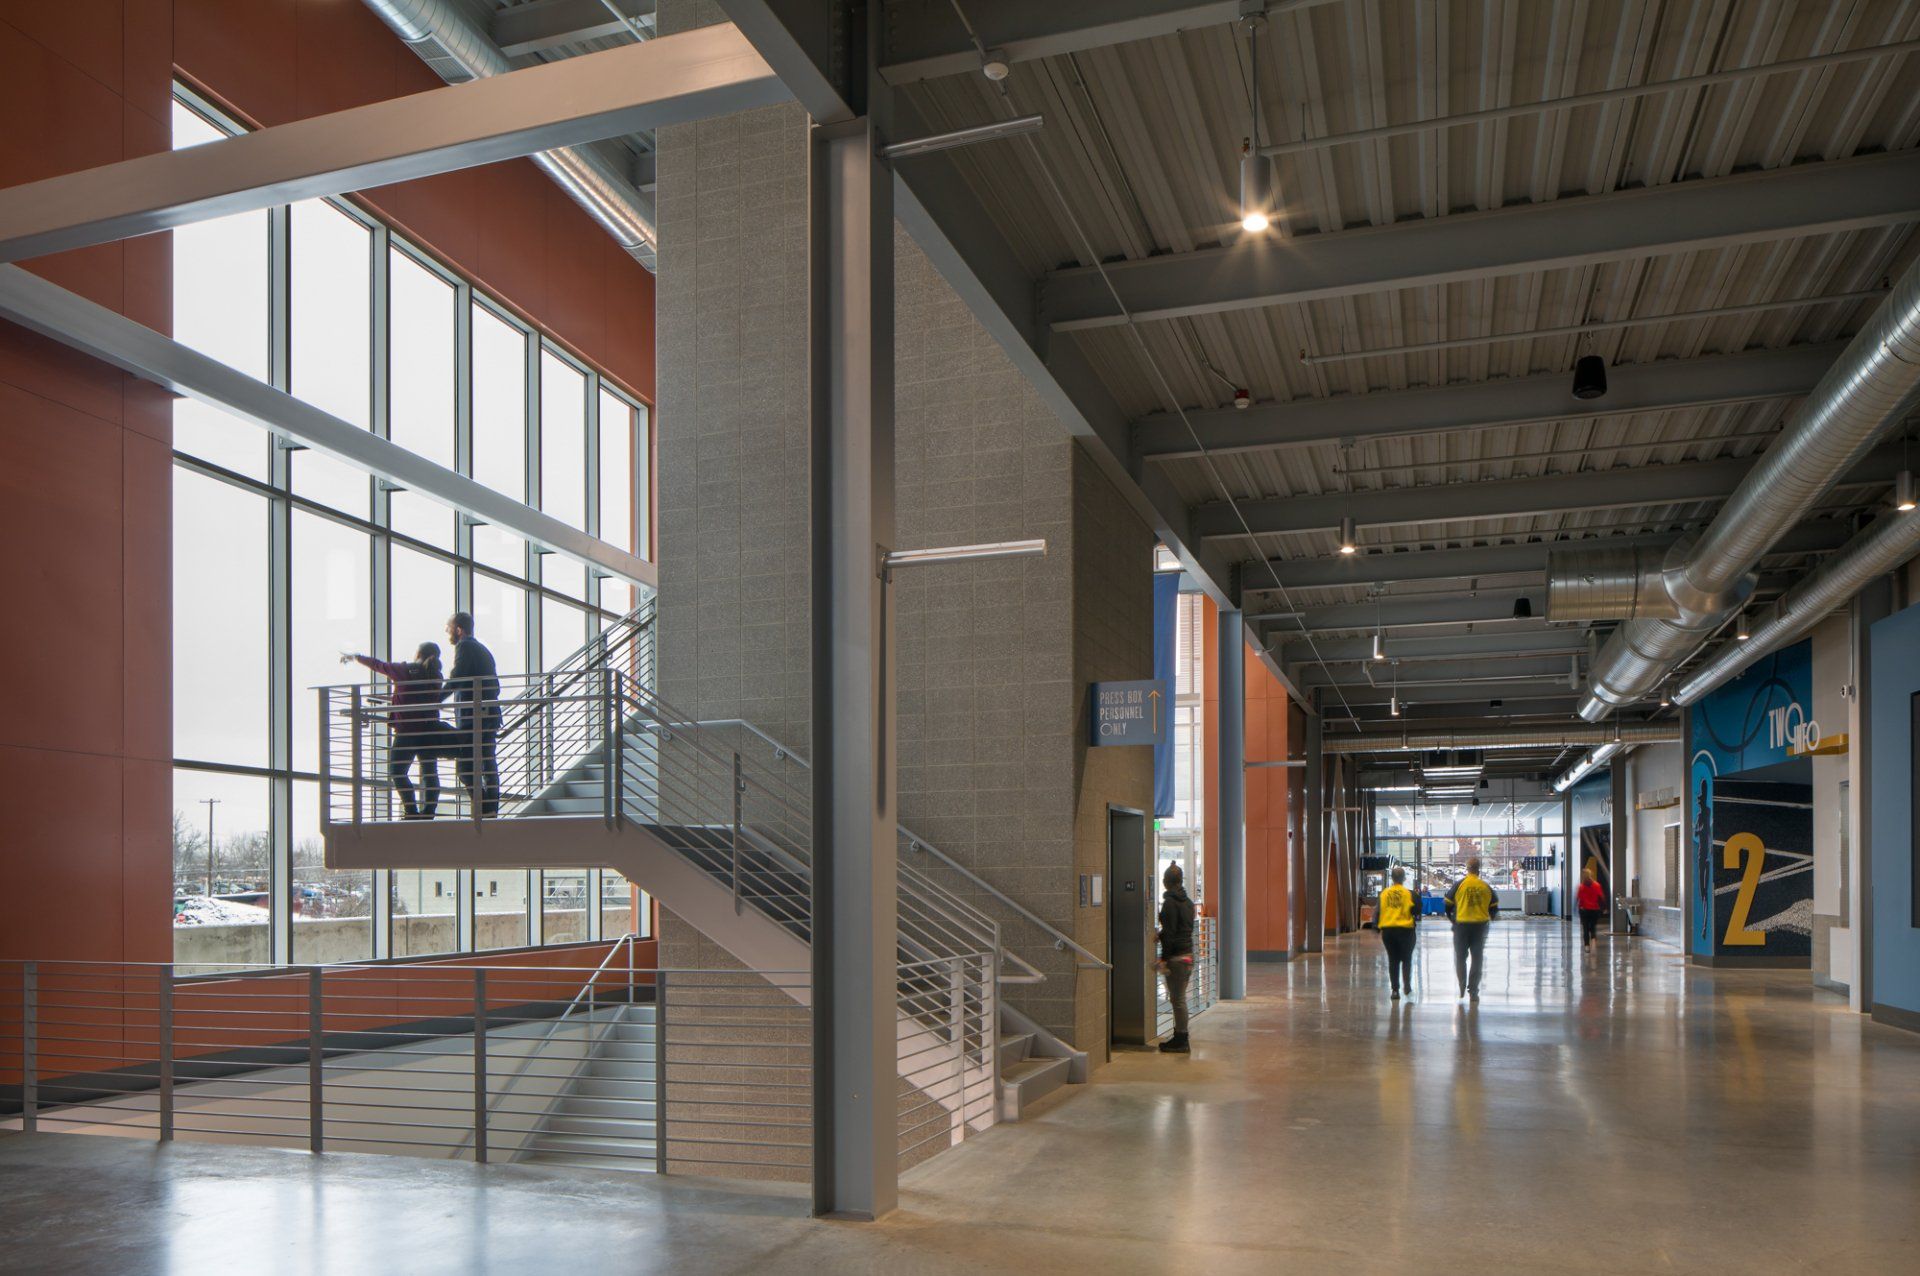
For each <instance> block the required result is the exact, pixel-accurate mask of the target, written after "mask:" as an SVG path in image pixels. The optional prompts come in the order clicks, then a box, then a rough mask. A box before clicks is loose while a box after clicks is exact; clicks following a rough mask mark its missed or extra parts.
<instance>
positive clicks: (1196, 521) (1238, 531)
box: [1193, 444, 1902, 538]
mask: <svg viewBox="0 0 1920 1276" xmlns="http://www.w3.org/2000/svg"><path fill="white" fill-rule="evenodd" d="M1754 463H1755V458H1753V457H1730V458H1724V459H1721V460H1717V461H1688V462H1685V463H1683V464H1680V465H1645V466H1638V467H1630V466H1629V467H1622V468H1620V469H1615V470H1594V471H1589V472H1586V473H1581V474H1549V475H1545V476H1543V477H1540V478H1522V479H1494V480H1491V481H1488V482H1483V483H1436V484H1433V485H1431V486H1427V487H1396V488H1387V489H1384V490H1379V491H1363V492H1352V493H1347V492H1328V493H1323V494H1321V495H1317V496H1282V497H1273V498H1269V499H1266V500H1259V501H1241V502H1240V512H1239V514H1235V513H1234V511H1233V509H1232V508H1230V507H1229V506H1228V505H1227V504H1226V503H1225V502H1219V503H1215V504H1211V505H1202V506H1200V507H1198V508H1196V509H1195V510H1194V511H1193V526H1194V529H1195V531H1197V532H1198V533H1199V534H1200V536H1201V537H1203V538H1220V537H1229V536H1238V537H1243V538H1244V536H1245V532H1244V531H1243V529H1242V525H1241V521H1240V520H1241V518H1242V517H1244V518H1245V519H1246V525H1247V526H1248V527H1251V528H1252V529H1253V531H1254V533H1255V534H1257V535H1268V534H1288V533H1295V532H1317V531H1325V530H1329V529H1333V528H1337V527H1339V526H1340V520H1341V518H1342V517H1343V516H1344V517H1349V518H1351V519H1353V521H1354V522H1355V523H1356V524H1358V525H1360V526H1362V527H1368V526H1376V527H1394V526H1405V525H1408V524H1419V523H1444V522H1451V521H1460V520H1473V519H1493V518H1533V517H1538V516H1542V515H1552V514H1572V513H1580V512H1584V511H1592V510H1610V509H1633V508H1638V507H1641V506H1657V505H1676V504H1685V503H1688V502H1692V501H1718V500H1725V499H1726V498H1727V497H1729V496H1731V495H1732V494H1733V491H1734V489H1735V488H1737V487H1738V486H1739V485H1740V480H1741V479H1743V478H1744V477H1746V474H1747V471H1748V470H1750V469H1751V468H1752V467H1753V465H1754ZM1901 464H1902V462H1901V450H1900V447H1899V445H1898V444H1893V445H1890V446H1884V447H1880V448H1877V449H1875V450H1874V451H1872V452H1869V453H1868V454H1867V455H1866V456H1865V457H1863V458H1862V459H1861V460H1860V461H1859V462H1857V463H1856V464H1855V465H1854V466H1853V467H1852V468H1851V469H1850V470H1848V471H1847V473H1846V475H1845V476H1844V477H1843V478H1842V479H1841V480H1840V485H1842V486H1844V485H1846V484H1861V483H1891V482H1892V481H1893V476H1894V475H1895V474H1896V473H1898V472H1899V471H1900V468H1901Z"/></svg>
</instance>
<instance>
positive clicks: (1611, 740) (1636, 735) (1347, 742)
mask: <svg viewBox="0 0 1920 1276" xmlns="http://www.w3.org/2000/svg"><path fill="white" fill-rule="evenodd" d="M1679 738H1680V727H1679V725H1678V724H1677V723H1672V722H1643V723H1627V722H1621V723H1609V724H1608V725H1606V726H1603V727H1602V726H1579V725H1576V724H1572V723H1569V724H1568V725H1567V726H1564V727H1538V728H1535V727H1512V728H1489V729H1487V730H1484V731H1396V732H1392V733H1376V734H1369V735H1344V736H1325V737H1323V738H1322V739H1321V751H1322V752H1325V753H1424V752H1426V751H1427V750H1429V749H1538V748H1565V749H1577V748H1581V747H1583V746H1585V745H1601V744H1615V743H1618V744H1666V743H1670V742H1672V741H1675V740H1678V739H1679Z"/></svg>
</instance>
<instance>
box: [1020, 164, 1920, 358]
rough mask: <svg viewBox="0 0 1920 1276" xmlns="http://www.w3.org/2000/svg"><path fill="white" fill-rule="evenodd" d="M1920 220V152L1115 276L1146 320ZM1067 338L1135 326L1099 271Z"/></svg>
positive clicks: (1050, 284) (1073, 293) (1077, 285)
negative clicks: (1087, 331)
mask: <svg viewBox="0 0 1920 1276" xmlns="http://www.w3.org/2000/svg"><path fill="white" fill-rule="evenodd" d="M1916 219H1920V151H1900V152H1894V153H1891V154H1885V155H1868V156H1861V157H1858V158H1854V159H1844V160H1834V161H1831V162H1829V163H1822V164H1798V165H1794V166H1792V167H1789V168H1778V169H1769V170H1766V171H1764V172H1752V173H1739V174H1735V175H1733V176H1730V177H1714V178H1704V179H1700V180H1696V181H1684V182H1674V183H1672V184H1670V185H1665V186H1652V187H1643V188H1641V189H1638V190H1628V191H1617V192H1613V193H1610V194H1605V195H1584V196H1576V197H1573V198H1569V199H1556V200H1551V201H1549V202H1547V203H1543V204H1523V205H1516V206H1512V207H1508V208H1499V209H1492V210H1489V211H1486V212H1476V213H1460V214H1454V215H1451V216H1446V217H1432V218H1426V219H1423V220H1420V221H1413V222H1402V223H1399V224H1397V225H1392V226H1376V227H1367V228H1364V229H1359V230H1341V231H1332V232H1327V233H1322V234H1313V235H1296V236H1293V237H1290V238H1281V237H1279V236H1260V237H1257V238H1255V237H1249V238H1248V239H1246V240H1243V241H1241V242H1239V243H1236V244H1234V245H1233V246H1231V247H1225V248H1212V249H1205V250H1202V251H1200V252H1192V253H1174V254H1169V255H1167V256H1163V257H1150V258H1145V259H1142V260H1139V261H1126V262H1115V263H1112V264H1110V265H1107V266H1106V267H1105V268H1104V269H1105V272H1106V275H1107V277H1108V278H1110V279H1111V280H1112V282H1113V285H1114V287H1116V288H1117V289H1118V290H1119V294H1120V298H1121V300H1122V302H1123V303H1124V304H1125V307H1126V310H1127V312H1128V313H1130V314H1131V315H1132V316H1133V317H1134V318H1135V319H1137V320H1151V319H1173V318H1179V317H1181V316H1186V315H1201V314H1216V313H1219V312H1220V311H1224V310H1245V309H1251V308H1256V307H1261V306H1278V305H1287V304H1292V303H1295V302H1303V301H1322V300H1326V299H1329V298H1334V297H1351V296H1356V295H1359V294H1362V293H1371V292H1391V291H1395V290H1398V289H1403V288H1422V287H1428V286H1431V285H1434V284H1446V283H1455V282H1460V281H1465V280H1483V279H1487V278H1490V277H1495V276H1499V275H1512V274H1527V273H1531V272H1534V271H1541V270H1559V269H1564V268H1567V267H1572V266H1584V265H1591V264H1594V263H1598V262H1608V261H1621V260H1630V259H1633V258H1639V257H1648V256H1655V255H1659V254H1662V253H1675V252H1690V251H1694V250H1697V249H1702V248H1724V247H1729V246H1731V245H1736V244H1749V243H1759V242H1764V241H1767V240H1773V239H1788V238H1794V237H1797V236H1801V235H1815V234H1824V233H1829V232H1833V231H1842V230H1858V229H1860V228H1862V227H1869V226H1887V225H1897V224H1900V223H1904V222H1909V221H1914V220H1916ZM1039 303H1040V309H1041V315H1042V318H1043V320H1044V321H1045V322H1046V323H1047V324H1049V325H1050V326H1052V327H1053V328H1054V329H1055V330H1056V331H1075V330H1078V329H1082V328H1101V327H1110V326H1113V325H1116V324H1119V323H1122V322H1124V320H1125V316H1124V315H1123V314H1122V313H1121V312H1120V310H1119V309H1118V308H1116V307H1115V305H1114V301H1113V297H1112V295H1111V294H1109V293H1108V291H1107V283H1106V281H1105V280H1104V279H1103V278H1102V275H1101V271H1100V270H1098V269H1095V268H1094V267H1091V266H1081V267H1074V268H1071V269H1067V270H1059V271H1055V272H1053V273H1052V274H1050V275H1048V276H1047V278H1046V280H1045V282H1044V283H1043V285H1042V287H1041V289H1040V294H1039Z"/></svg>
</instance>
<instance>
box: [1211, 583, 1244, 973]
mask: <svg viewBox="0 0 1920 1276" xmlns="http://www.w3.org/2000/svg"><path fill="white" fill-rule="evenodd" d="M1245 632H1246V626H1245V624H1244V623H1243V622H1242V621H1241V619H1240V613H1239V612H1237V611H1223V612H1221V613H1220V633H1219V643H1220V651H1219V656H1220V727H1219V729H1220V757H1219V765H1218V766H1217V767H1215V768H1214V773H1215V775H1216V777H1217V780H1218V783H1219V786H1220V793H1219V811H1220V883H1219V897H1220V912H1219V917H1220V996H1221V997H1222V998H1223V999H1225V1000H1227V1001H1242V1000H1245V998H1246V995H1247V770H1246V763H1247V732H1246V716H1247V670H1246V652H1247V645H1246V641H1245Z"/></svg>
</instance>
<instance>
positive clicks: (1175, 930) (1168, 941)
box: [1160, 886, 1194, 961]
mask: <svg viewBox="0 0 1920 1276" xmlns="http://www.w3.org/2000/svg"><path fill="white" fill-rule="evenodd" d="M1193 917H1194V907H1193V897H1192V896H1190V895H1188V894H1187V888H1186V887H1184V886H1169V887H1168V888H1167V891H1166V894H1164V895H1162V896H1161V897H1160V959H1161V960H1162V961H1172V960H1173V959H1174V958H1175V957H1191V956H1193V928H1194V921H1193Z"/></svg>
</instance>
